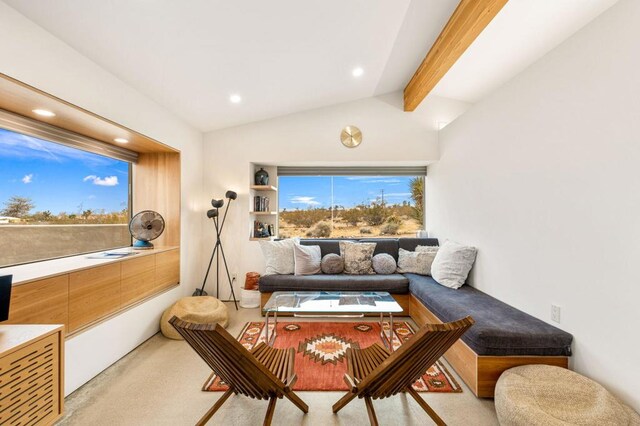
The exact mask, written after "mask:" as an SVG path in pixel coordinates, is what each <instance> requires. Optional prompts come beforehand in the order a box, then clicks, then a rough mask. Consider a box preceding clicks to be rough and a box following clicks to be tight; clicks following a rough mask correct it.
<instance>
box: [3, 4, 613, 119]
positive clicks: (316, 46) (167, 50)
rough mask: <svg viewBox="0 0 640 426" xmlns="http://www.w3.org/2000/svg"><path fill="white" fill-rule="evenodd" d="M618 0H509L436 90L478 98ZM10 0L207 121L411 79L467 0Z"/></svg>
mask: <svg viewBox="0 0 640 426" xmlns="http://www.w3.org/2000/svg"><path fill="white" fill-rule="evenodd" d="M615 1H616V0H511V1H510V2H509V3H508V4H507V5H506V6H505V7H504V9H503V10H502V11H501V12H500V14H499V15H498V16H497V17H496V18H495V19H494V21H492V22H491V24H489V26H488V27H487V29H486V30H485V32H483V33H482V34H481V35H480V37H479V38H478V39H477V40H476V42H475V43H474V44H473V45H472V47H471V48H469V49H468V50H467V52H465V54H464V55H463V56H462V57H461V58H460V60H459V61H458V62H457V63H456V64H455V65H454V67H453V68H452V69H451V71H450V72H449V73H448V74H447V75H446V76H445V77H444V78H443V80H442V81H441V82H440V83H439V84H438V86H436V88H435V90H434V91H433V92H432V93H433V94H436V95H440V96H444V97H450V98H454V99H459V100H464V101H467V102H475V101H477V100H479V99H481V98H482V97H483V96H484V95H486V94H487V93H489V92H490V91H491V90H493V89H495V88H496V87H498V86H499V85H500V84H502V83H504V82H505V81H507V80H508V79H509V78H511V77H513V76H514V75H516V74H517V73H519V72H520V71H522V70H523V69H524V68H525V67H526V66H528V65H529V64H530V63H532V62H533V61H535V60H536V59H538V58H539V57H540V56H542V55H543V54H544V53H546V52H547V51H549V50H550V49H552V48H553V47H555V46H556V45H557V44H559V43H560V42H561V41H562V40H564V39H566V38H567V37H568V36H570V35H571V34H572V33H573V32H575V31H576V30H578V29H579V28H580V27H582V26H583V25H585V24H586V23H588V22H589V21H590V20H591V19H593V18H594V17H595V16H597V15H598V14H600V13H602V12H603V11H604V10H605V9H607V8H608V7H610V6H611V5H612V4H613V3H615ZM5 3H7V4H9V5H10V6H11V7H13V8H15V9H16V10H18V11H19V12H21V13H22V14H24V15H25V16H27V17H28V18H30V19H31V20H33V21H34V22H36V23H37V24H39V25H40V26H42V27H43V28H44V29H46V30H47V31H49V32H50V33H52V34H53V35H54V36H56V37H58V38H60V39H61V40H63V41H64V42H66V43H67V44H69V45H70V46H71V47H73V48H75V49H76V50H78V51H79V52H80V53H82V54H83V55H85V56H86V57H88V58H89V59H91V60H93V61H94V62H96V63H97V64H99V65H100V66H102V67H103V68H105V69H106V70H108V71H110V72H112V73H113V74H115V75H116V76H117V77H119V78H120V79H121V80H123V81H125V82H126V83H128V84H129V85H131V86H133V87H134V88H136V89H137V90H139V91H140V92H142V93H144V94H146V95H147V96H149V97H150V98H152V99H154V100H155V101H156V102H158V103H159V104H161V105H163V106H165V107H166V108H167V109H169V110H171V111H173V112H174V113H176V114H177V115H179V116H181V117H183V118H184V119H185V120H186V121H187V122H189V123H191V124H192V125H194V126H195V127H197V128H198V129H200V130H202V131H209V130H213V129H219V128H223V127H230V126H234V125H239V124H242V123H247V122H252V121H258V120H263V119H267V118H270V117H275V116H280V115H285V114H290V113H293V112H297V111H302V110H308V109H313V108H318V107H322V106H327V105H332V104H337V103H342V102H347V101H351V100H355V99H360V98H366V97H370V96H376V95H381V94H385V93H389V92H394V91H398V90H402V89H403V88H404V86H405V85H406V84H407V82H408V81H409V79H410V78H411V76H412V75H413V73H414V71H415V70H416V68H417V67H418V65H419V64H420V62H421V61H422V59H423V58H424V57H425V55H426V53H427V52H428V51H429V48H430V47H431V45H432V44H433V42H434V41H435V39H436V38H437V36H438V34H439V33H440V31H441V30H442V28H443V27H444V25H445V24H446V22H447V20H448V19H449V17H450V15H451V14H452V13H453V11H454V9H455V7H456V5H457V3H458V1H457V0H322V1H319V0H318V1H316V0H311V1H300V0H273V1H259V0H238V1H228V0H189V1H175V0H153V1H152V0H109V1H104V0H56V1H50V2H43V1H41V0H5ZM356 68H362V71H363V73H362V75H361V76H359V77H354V76H353V75H352V72H353V70H354V69H356ZM232 95H239V96H240V97H241V102H239V103H236V104H234V103H232V102H230V96H232ZM424 102H427V103H428V102H429V98H427V100H426V101H424Z"/></svg>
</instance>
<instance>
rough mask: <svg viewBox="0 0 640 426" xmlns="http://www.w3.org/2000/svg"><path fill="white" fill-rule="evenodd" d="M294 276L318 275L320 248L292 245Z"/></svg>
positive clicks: (320, 258) (320, 257)
mask: <svg viewBox="0 0 640 426" xmlns="http://www.w3.org/2000/svg"><path fill="white" fill-rule="evenodd" d="M293 258H294V272H293V274H294V275H315V274H319V273H320V262H321V261H322V256H320V247H318V246H302V245H300V244H294V246H293Z"/></svg>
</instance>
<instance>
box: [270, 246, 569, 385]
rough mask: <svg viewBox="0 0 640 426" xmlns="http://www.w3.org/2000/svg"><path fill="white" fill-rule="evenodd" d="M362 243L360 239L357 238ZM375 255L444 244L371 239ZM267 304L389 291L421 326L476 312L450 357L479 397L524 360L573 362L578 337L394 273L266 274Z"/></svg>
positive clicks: (490, 301) (481, 297)
mask: <svg viewBox="0 0 640 426" xmlns="http://www.w3.org/2000/svg"><path fill="white" fill-rule="evenodd" d="M339 241H340V240H331V239H305V240H301V241H300V244H303V245H318V246H320V249H321V252H322V256H324V255H326V254H328V253H338V254H339V253H340V249H339ZM354 241H356V240H354ZM357 241H361V242H375V243H377V245H376V251H375V253H374V255H375V254H378V253H388V254H390V255H392V256H393V257H394V258H395V259H396V261H397V260H398V252H399V249H400V248H403V249H405V250H410V251H413V250H415V248H416V247H417V246H419V245H430V246H436V245H438V240H437V239H434V238H398V239H387V238H384V239H382V238H380V239H375V238H366V239H360V240H357ZM259 288H260V292H261V293H262V305H264V303H266V301H267V300H268V299H269V297H270V295H271V293H272V292H275V291H388V292H389V293H391V294H392V296H393V297H394V298H395V299H396V300H397V301H398V303H399V304H400V306H402V307H403V309H404V314H405V315H410V316H411V318H412V319H413V320H414V321H415V322H416V323H417V324H418V325H420V326H422V325H423V324H424V323H427V322H449V321H453V320H457V319H460V318H462V317H464V316H466V315H471V316H472V317H473V318H474V319H475V321H476V323H475V325H474V326H473V327H472V328H471V329H470V330H469V331H468V332H467V333H466V334H465V335H464V336H463V337H462V339H461V340H460V341H458V342H457V343H456V344H455V345H454V346H453V347H452V348H451V349H450V350H449V351H448V352H447V354H446V355H445V358H446V359H447V361H449V363H450V364H451V365H452V366H453V368H454V369H455V370H456V371H457V372H458V374H459V375H460V376H461V377H462V379H463V380H464V381H465V382H466V383H467V385H469V387H470V388H471V390H472V391H473V392H474V393H475V394H476V395H477V396H482V397H486V396H493V390H494V387H495V382H496V381H497V379H498V377H499V376H500V374H501V373H502V371H504V370H506V369H507V368H511V367H514V366H517V365H523V364H550V365H557V366H561V367H567V366H568V357H569V356H570V355H571V342H572V340H573V337H572V336H571V335H570V334H569V333H566V332H564V331H562V330H560V329H558V328H556V327H553V326H552V325H550V324H547V323H546V322H544V321H541V320H539V319H537V318H535V317H533V316H531V315H529V314H527V313H525V312H522V311H520V310H518V309H516V308H514V307H512V306H509V305H507V304H506V303H504V302H501V301H499V300H497V299H495V298H493V297H492V296H490V295H488V294H486V293H483V292H481V291H479V290H477V289H475V288H473V287H471V286H469V285H464V286H462V287H461V288H459V289H457V290H454V289H451V288H448V287H444V286H441V285H440V284H438V283H437V282H435V280H434V279H433V278H431V277H429V276H422V275H416V274H398V273H396V274H391V275H345V274H340V275H324V274H319V275H307V276H294V275H267V276H263V277H261V278H260V284H259Z"/></svg>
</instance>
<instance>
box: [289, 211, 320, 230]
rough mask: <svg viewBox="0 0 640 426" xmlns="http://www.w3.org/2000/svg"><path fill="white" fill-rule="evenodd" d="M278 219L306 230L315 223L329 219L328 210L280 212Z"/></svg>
mask: <svg viewBox="0 0 640 426" xmlns="http://www.w3.org/2000/svg"><path fill="white" fill-rule="evenodd" d="M280 218H281V219H282V220H284V221H286V222H287V223H290V224H292V225H294V226H298V227H304V228H308V227H310V226H312V225H313V224H315V223H318V222H321V221H323V220H327V219H330V218H331V210H330V209H309V210H292V211H287V212H281V213H280Z"/></svg>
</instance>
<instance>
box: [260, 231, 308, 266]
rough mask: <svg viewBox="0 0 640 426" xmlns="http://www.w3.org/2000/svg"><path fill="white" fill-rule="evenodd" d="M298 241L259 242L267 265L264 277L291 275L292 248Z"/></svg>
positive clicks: (292, 239)
mask: <svg viewBox="0 0 640 426" xmlns="http://www.w3.org/2000/svg"><path fill="white" fill-rule="evenodd" d="M299 241H300V240H299V239H297V238H291V239H288V240H282V241H260V248H261V249H262V254H264V260H265V262H266V264H267V268H266V271H265V273H264V274H265V275H291V274H293V272H294V270H295V261H294V257H293V246H294V245H295V244H297V243H298V242H299Z"/></svg>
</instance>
